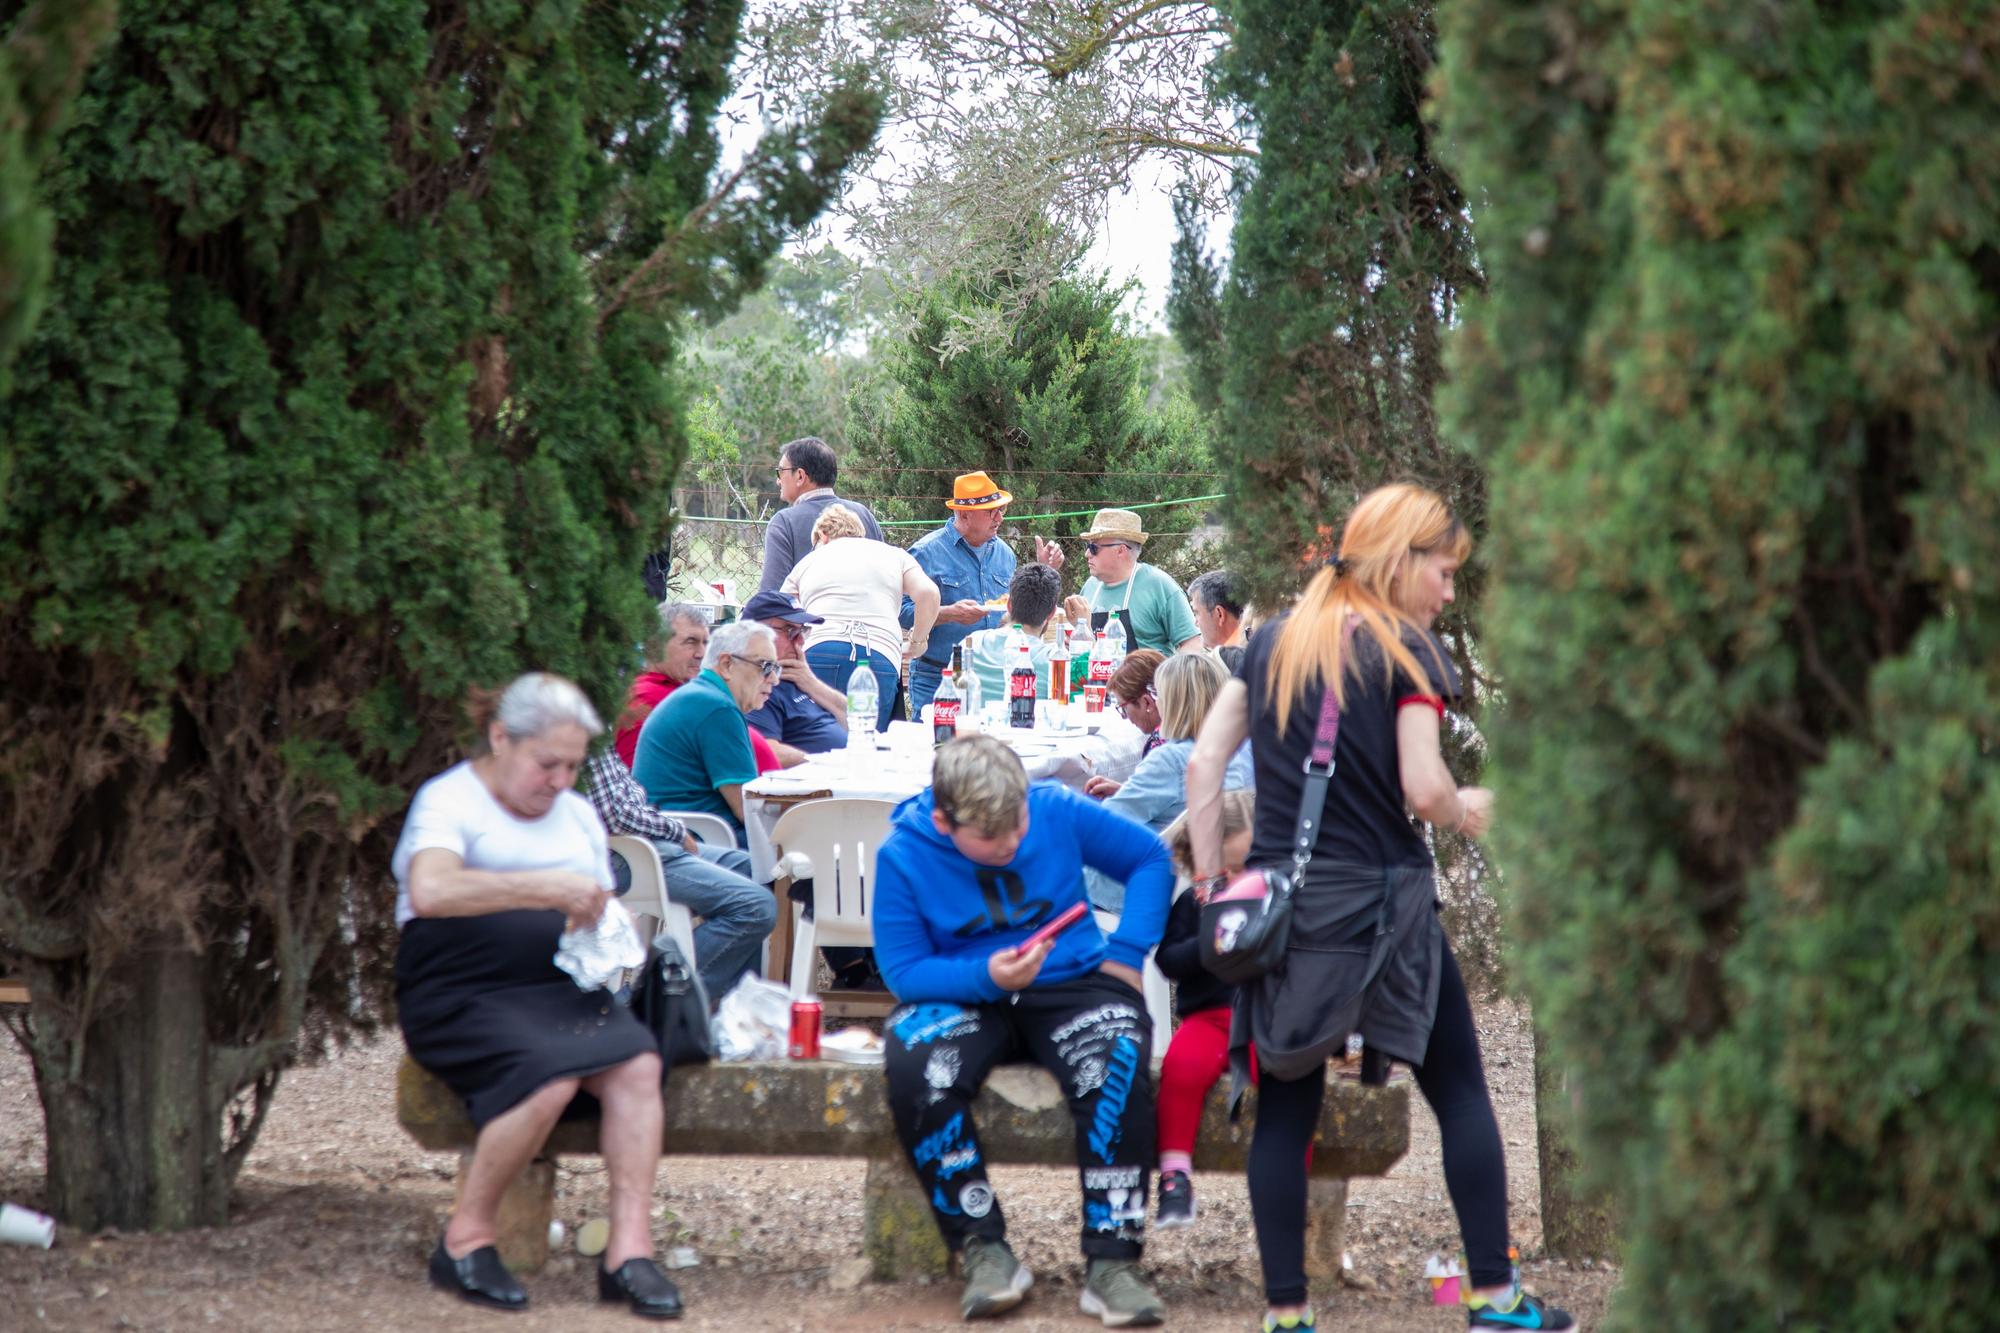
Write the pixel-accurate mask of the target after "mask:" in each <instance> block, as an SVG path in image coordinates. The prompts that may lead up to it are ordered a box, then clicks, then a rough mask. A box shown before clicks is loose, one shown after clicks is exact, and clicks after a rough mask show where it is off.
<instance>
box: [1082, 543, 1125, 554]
mask: <svg viewBox="0 0 2000 1333" xmlns="http://www.w3.org/2000/svg"><path fill="white" fill-rule="evenodd" d="M1111 546H1122V547H1124V548H1125V549H1126V550H1128V551H1129V550H1131V549H1132V543H1131V542H1085V543H1084V544H1083V553H1084V554H1085V555H1096V554H1097V553H1098V552H1099V551H1102V550H1104V549H1105V548H1107V547H1111Z"/></svg>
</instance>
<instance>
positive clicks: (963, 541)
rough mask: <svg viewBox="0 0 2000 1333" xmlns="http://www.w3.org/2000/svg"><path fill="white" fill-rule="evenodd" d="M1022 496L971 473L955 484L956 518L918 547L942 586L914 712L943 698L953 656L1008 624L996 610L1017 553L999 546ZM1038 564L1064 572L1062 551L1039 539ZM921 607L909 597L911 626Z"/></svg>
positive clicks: (920, 562)
mask: <svg viewBox="0 0 2000 1333" xmlns="http://www.w3.org/2000/svg"><path fill="white" fill-rule="evenodd" d="M1013 499H1014V497H1013V496H1011V495H1009V494H1008V493H1007V492H1006V491H1003V490H1001V489H1000V488H999V487H998V486H996V485H994V483H993V478H991V477H989V476H987V475H986V474H985V473H984V472H968V473H966V474H964V475H963V476H961V477H958V478H957V479H955V480H954V481H953V482H952V484H951V499H949V500H946V501H945V502H944V503H945V508H947V509H949V510H951V519H950V521H949V522H947V523H946V524H945V525H944V526H943V527H941V528H938V529H937V530H936V531H934V532H928V533H925V534H924V535H923V536H922V537H920V538H918V539H917V542H916V544H915V545H913V546H911V547H910V554H911V555H912V556H914V557H915V558H916V562H917V567H918V568H919V569H921V570H923V571H924V573H926V574H928V575H930V578H931V581H932V582H933V583H935V584H937V585H938V599H939V601H940V602H941V603H942V604H943V605H942V606H940V607H939V609H938V614H937V623H936V624H935V625H933V626H932V627H931V639H930V646H929V647H928V648H927V649H925V651H924V655H923V656H922V657H919V658H916V659H915V660H914V661H912V662H911V663H910V706H911V707H912V708H918V709H921V708H922V707H923V706H924V705H925V704H927V703H929V702H930V701H931V696H932V695H934V694H936V693H937V687H938V680H939V679H940V678H941V677H942V676H943V675H944V672H945V669H946V668H947V667H949V666H950V665H951V651H952V649H954V648H956V647H958V645H959V644H960V643H962V642H964V641H965V637H966V636H967V635H968V634H971V633H972V632H973V631H974V630H979V629H989V628H992V627H994V626H996V625H998V624H999V623H1000V614H1001V613H1000V611H999V609H998V608H996V607H992V606H988V605H987V603H989V602H998V601H999V600H1000V599H1001V598H1003V597H1005V596H1006V595H1007V585H1008V584H1009V583H1010V582H1012V580H1013V578H1014V563H1015V562H1014V553H1013V552H1012V551H1010V550H1008V549H1007V545H1006V543H1005V542H999V541H995V540H994V538H995V537H997V536H999V534H1000V521H1001V519H1002V518H1004V517H1005V516H1006V512H1007V506H1008V504H1009V503H1011V502H1012V501H1013ZM1035 559H1037V560H1039V561H1040V562H1041V563H1043V564H1045V565H1047V566H1049V567H1050V568H1051V569H1061V568H1062V562H1063V554H1062V548H1061V547H1059V546H1057V545H1056V544H1055V543H1054V542H1045V541H1043V540H1042V539H1041V538H1040V537H1037V538H1035ZM914 610H915V608H914V607H912V606H911V605H910V601H909V599H908V598H904V599H903V623H904V624H905V625H908V624H910V623H911V620H912V617H913V614H914Z"/></svg>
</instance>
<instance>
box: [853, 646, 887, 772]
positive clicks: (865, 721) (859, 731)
mask: <svg viewBox="0 0 2000 1333" xmlns="http://www.w3.org/2000/svg"><path fill="white" fill-rule="evenodd" d="M881 711H882V687H881V686H880V685H878V684H876V683H875V672H874V671H873V670H872V669H871V668H870V667H869V665H868V659H867V658H865V657H864V658H862V659H861V660H860V661H859V662H856V663H855V664H854V670H853V671H851V672H849V673H848V676H847V744H848V747H849V748H850V749H856V750H872V749H874V748H875V719H876V718H877V717H878V716H880V714H881Z"/></svg>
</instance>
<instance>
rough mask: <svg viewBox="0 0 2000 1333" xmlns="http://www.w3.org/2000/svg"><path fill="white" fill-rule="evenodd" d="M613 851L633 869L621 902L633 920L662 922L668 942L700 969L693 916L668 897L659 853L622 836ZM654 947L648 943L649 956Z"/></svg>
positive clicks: (647, 842)
mask: <svg viewBox="0 0 2000 1333" xmlns="http://www.w3.org/2000/svg"><path fill="white" fill-rule="evenodd" d="M708 817H709V818H710V819H713V818H714V816H713V815H710V816H708ZM611 850H612V851H614V852H616V853H617V854H618V855H620V856H622V857H624V858H625V864H626V865H628V866H630V867H631V869H632V886H631V887H630V888H628V889H627V890H626V891H625V895H624V896H623V897H622V898H620V899H619V900H618V901H620V902H622V903H624V904H625V910H626V911H628V912H630V913H631V914H632V915H633V916H649V917H651V918H652V919H653V920H655V921H657V922H659V923H660V928H661V929H662V930H664V931H665V932H666V935H667V938H668V939H670V940H672V941H673V942H674V943H675V944H676V945H678V946H679V947H680V951H681V957H683V958H685V959H687V962H688V966H689V967H692V968H696V969H699V967H700V966H701V965H700V963H699V962H697V961H696V959H695V956H694V913H692V912H690V911H688V909H687V908H685V907H683V906H681V905H680V904H679V903H677V902H675V901H674V900H673V899H671V898H669V897H668V896H667V872H666V870H665V868H664V867H662V866H661V864H660V852H659V849H658V848H657V847H655V846H653V843H652V840H651V839H650V838H638V837H634V836H632V835H631V834H629V833H621V834H619V835H618V836H616V837H614V838H612V839H611ZM651 947H652V944H651V941H650V940H648V941H647V949H648V951H649V952H650V951H651Z"/></svg>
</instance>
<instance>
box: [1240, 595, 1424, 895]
mask: <svg viewBox="0 0 2000 1333" xmlns="http://www.w3.org/2000/svg"><path fill="white" fill-rule="evenodd" d="M1285 619H1290V617H1289V616H1287V617H1285ZM1282 624H1283V621H1282V620H1281V621H1278V622H1275V623H1273V624H1271V625H1269V626H1267V627H1266V628H1265V629H1264V630H1263V631H1262V632H1260V633H1259V634H1258V635H1257V636H1256V637H1255V638H1253V639H1252V640H1251V641H1250V644H1249V648H1248V651H1246V652H1245V653H1244V656H1243V665H1242V667H1241V668H1239V669H1238V671H1237V673H1236V674H1237V678H1238V679H1239V680H1241V681H1242V682H1243V683H1244V684H1245V685H1246V686H1247V687H1248V688H1249V691H1250V752H1251V757H1252V759H1253V760H1254V761H1255V767H1256V772H1257V817H1256V827H1255V829H1254V830H1253V831H1252V833H1251V837H1250V855H1251V859H1252V861H1253V862H1255V863H1258V864H1277V863H1283V862H1286V861H1289V860H1290V859H1291V854H1292V834H1293V832H1294V831H1295V830H1296V829H1297V828H1298V822H1299V796H1300V793H1301V789H1302V788H1303V786H1304V784H1305V771H1304V770H1305V761H1306V756H1307V755H1309V754H1311V753H1312V742H1313V733H1314V732H1315V731H1316V730H1318V727H1319V705H1320V695H1321V689H1320V687H1318V686H1313V687H1309V688H1308V689H1307V690H1306V693H1305V696H1304V697H1303V698H1300V699H1295V700H1293V701H1292V709H1291V713H1290V715H1289V725H1288V726H1287V727H1286V728H1285V734H1284V735H1282V736H1280V735H1279V734H1278V714H1277V710H1276V708H1275V707H1274V706H1273V700H1272V697H1271V692H1270V689H1269V687H1268V681H1269V679H1270V670H1271V652H1272V650H1273V649H1274V648H1276V647H1277V645H1278V638H1279V634H1280V627H1281V626H1282ZM1328 632H1329V633H1331V631H1328ZM1403 643H1404V645H1405V646H1406V647H1408V648H1409V650H1410V652H1411V654H1412V655H1413V656H1414V657H1415V658H1416V659H1417V662H1418V663H1419V664H1420V665H1421V666H1422V667H1423V668H1424V672H1425V674H1426V675H1427V676H1432V677H1436V676H1439V675H1442V677H1443V679H1442V681H1434V682H1432V683H1430V684H1423V685H1420V684H1418V683H1417V682H1415V681H1413V680H1411V679H1410V676H1409V674H1408V673H1407V672H1405V671H1404V670H1403V669H1402V668H1401V667H1394V668H1393V675H1389V676H1385V674H1384V672H1383V656H1384V654H1383V652H1382V650H1381V648H1380V647H1379V646H1378V645H1377V644H1376V642H1375V639H1374V636H1373V635H1371V634H1369V633H1368V631H1367V630H1365V629H1360V628H1357V629H1356V630H1355V633H1354V640H1353V645H1354V652H1353V654H1352V656H1351V657H1350V658H1349V661H1348V665H1347V689H1346V695H1347V704H1346V706H1345V707H1343V708H1342V709H1341V710H1340V736H1339V739H1338V740H1337V741H1336V742H1335V745H1334V754H1333V781H1332V783H1331V785H1330V786H1329V787H1328V789H1327V798H1326V813H1325V817H1324V818H1323V819H1322V820H1321V821H1320V829H1319V841H1318V843H1317V844H1315V846H1314V848H1313V859H1314V860H1316V861H1317V860H1322V859H1323V860H1328V861H1349V862H1355V863H1358V864H1361V865H1376V866H1408V865H1429V864H1430V860H1431V854H1430V849H1429V848H1427V847H1426V846H1425V845H1424V840H1423V835H1422V833H1421V832H1420V831H1419V827H1418V825H1417V824H1416V823H1415V822H1414V821H1412V820H1411V818H1410V816H1409V815H1408V813H1407V812H1406V811H1405V809H1404V806H1403V778H1402V764H1401V761H1400V759H1399V757H1398V755H1397V751H1396V713H1397V710H1398V707H1399V706H1400V704H1401V703H1402V701H1404V700H1406V699H1411V698H1425V697H1429V698H1438V697H1442V699H1443V701H1444V703H1445V704H1446V705H1447V706H1449V705H1450V704H1451V703H1453V702H1455V701H1456V700H1457V698H1458V674H1457V672H1456V671H1455V670H1453V668H1452V665H1451V659H1450V658H1449V657H1447V656H1446V655H1445V651H1444V645H1443V644H1441V643H1439V642H1438V640H1437V637H1436V636H1435V635H1432V634H1429V633H1420V632H1418V631H1416V630H1410V631H1406V632H1405V634H1404V636H1403Z"/></svg>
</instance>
